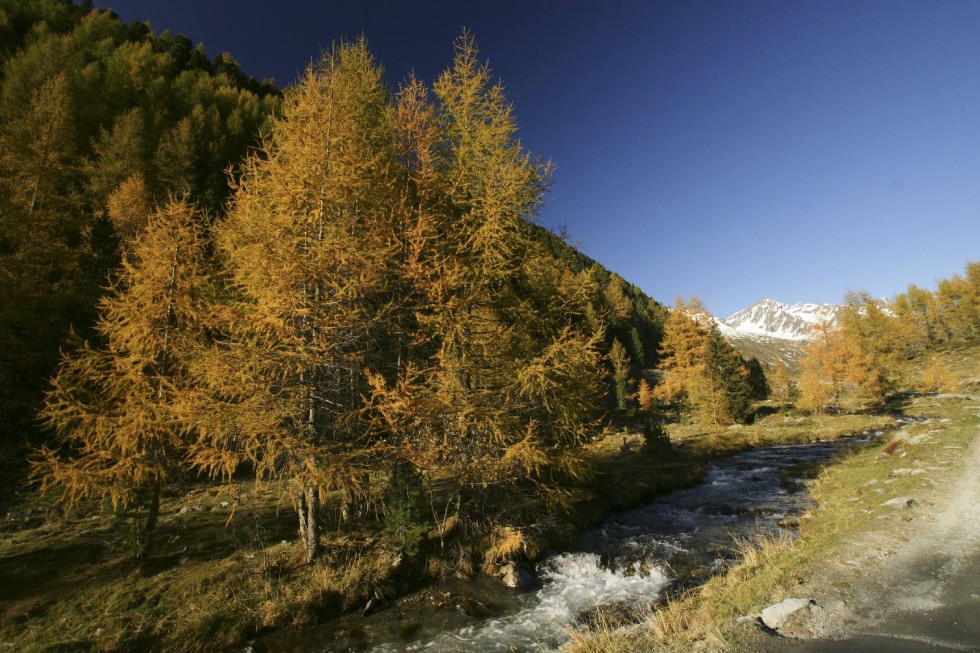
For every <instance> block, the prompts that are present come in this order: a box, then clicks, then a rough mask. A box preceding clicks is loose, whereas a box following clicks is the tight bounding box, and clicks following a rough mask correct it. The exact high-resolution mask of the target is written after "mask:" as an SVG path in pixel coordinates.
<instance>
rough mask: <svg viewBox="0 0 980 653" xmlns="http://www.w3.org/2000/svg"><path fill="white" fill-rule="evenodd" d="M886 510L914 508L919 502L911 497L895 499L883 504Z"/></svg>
mask: <svg viewBox="0 0 980 653" xmlns="http://www.w3.org/2000/svg"><path fill="white" fill-rule="evenodd" d="M881 505H882V506H883V507H885V508H914V507H916V506H917V505H919V502H918V501H916V500H915V499H913V498H911V497H895V498H894V499H889V500H888V501H886V502H884V503H883V504H881Z"/></svg>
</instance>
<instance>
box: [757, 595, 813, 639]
mask: <svg viewBox="0 0 980 653" xmlns="http://www.w3.org/2000/svg"><path fill="white" fill-rule="evenodd" d="M811 605H815V603H814V601H813V599H785V600H783V601H780V602H779V603H774V604H773V605H770V606H769V607H768V608H766V609H764V610H763V611H762V613H761V614H760V615H759V619H761V620H762V623H763V624H765V626H766V627H767V628H769V629H771V630H774V631H776V632H777V633H780V634H782V631H784V630H786V629H787V628H788V627H789V626H790V625H791V624H793V623H794V622H795V621H797V620H798V619H799V618H800V617H801V616H802V615H801V614H800V611H801V610H804V609H805V610H806V611H807V612H809V610H810V606H811Z"/></svg>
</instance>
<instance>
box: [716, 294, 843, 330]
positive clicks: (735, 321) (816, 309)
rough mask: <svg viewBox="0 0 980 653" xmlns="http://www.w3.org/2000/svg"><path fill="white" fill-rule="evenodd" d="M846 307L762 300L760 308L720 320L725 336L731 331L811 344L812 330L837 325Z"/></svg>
mask: <svg viewBox="0 0 980 653" xmlns="http://www.w3.org/2000/svg"><path fill="white" fill-rule="evenodd" d="M841 309H843V306H839V305H837V304H792V305H790V304H784V303H782V302H777V301H775V300H772V299H763V300H762V301H761V302H759V303H757V304H753V305H752V306H749V307H748V308H744V309H742V310H741V311H738V312H737V313H735V314H733V315H731V316H729V317H727V318H725V319H724V320H717V319H716V321H717V323H718V326H719V328H720V329H721V330H722V332H724V333H726V334H727V333H728V331H729V330H731V331H734V332H736V333H739V334H742V335H746V336H764V337H768V338H779V339H783V340H810V339H811V338H812V336H813V328H814V327H815V326H816V325H818V324H822V323H824V322H831V323H835V322H836V321H837V319H838V316H839V315H840V311H841Z"/></svg>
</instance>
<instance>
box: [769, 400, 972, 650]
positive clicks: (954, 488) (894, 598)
mask: <svg viewBox="0 0 980 653" xmlns="http://www.w3.org/2000/svg"><path fill="white" fill-rule="evenodd" d="M974 406H977V407H980V403H975V404H974ZM946 451H947V455H946V456H945V460H942V461H941V462H940V465H941V467H933V468H931V469H930V470H929V474H930V477H929V478H930V479H931V480H932V483H931V489H929V490H926V491H923V492H921V493H919V494H918V495H916V496H914V497H909V499H914V501H913V503H912V504H911V506H910V507H907V508H901V507H900V508H897V510H908V511H909V515H910V517H909V518H908V520H907V521H901V522H898V523H897V524H896V523H895V522H894V521H892V522H889V527H887V528H881V529H877V530H875V531H871V532H866V533H864V534H862V535H861V536H860V537H857V538H855V539H854V540H853V541H851V542H849V543H848V544H847V546H846V547H845V548H844V554H843V555H842V556H841V557H840V558H839V559H838V560H837V561H835V562H832V563H828V564H827V565H825V567H824V568H823V569H822V570H820V572H819V573H817V574H815V575H814V576H813V577H812V578H811V579H809V580H808V582H807V583H806V589H807V590H808V591H809V592H812V594H811V596H812V598H813V599H814V600H815V601H816V603H817V604H818V605H819V606H820V608H822V609H820V608H818V609H814V610H812V611H811V612H810V615H809V617H808V619H807V623H805V628H806V630H808V631H810V633H811V634H812V635H813V636H814V639H810V640H794V639H787V638H783V637H764V638H760V639H759V640H758V642H757V643H758V645H757V646H756V647H753V648H752V650H759V651H772V652H780V653H783V652H785V653H817V652H825V651H827V652H829V651H833V652H835V653H841V652H851V651H853V652H857V651H889V652H891V651H894V652H896V653H901V652H905V651H909V652H918V651H980V433H976V434H974V437H973V440H972V443H971V444H970V446H969V449H967V450H964V449H962V448H953V447H946ZM901 499H902V501H901V502H899V503H904V501H905V497H902V498H901ZM912 515H914V518H912Z"/></svg>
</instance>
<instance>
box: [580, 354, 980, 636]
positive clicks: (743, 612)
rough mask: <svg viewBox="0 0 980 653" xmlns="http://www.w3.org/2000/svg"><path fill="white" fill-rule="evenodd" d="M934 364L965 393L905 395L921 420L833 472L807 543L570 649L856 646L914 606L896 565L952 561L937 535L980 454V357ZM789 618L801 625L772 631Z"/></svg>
mask: <svg viewBox="0 0 980 653" xmlns="http://www.w3.org/2000/svg"><path fill="white" fill-rule="evenodd" d="M935 361H939V362H940V363H941V364H942V365H944V366H945V367H946V368H947V369H949V370H951V372H952V373H953V374H955V377H956V383H955V387H953V388H951V391H950V392H943V393H923V394H908V395H903V396H902V398H901V400H900V402H899V403H898V404H897V405H894V406H893V407H894V408H896V409H900V410H901V411H902V412H903V413H905V415H906V416H908V417H909V418H912V420H913V421H910V422H909V423H906V424H905V425H904V426H902V427H901V428H899V429H896V430H893V431H891V432H889V433H887V434H886V435H885V436H884V437H882V438H880V439H879V440H878V441H877V442H876V443H875V444H874V445H872V446H870V447H868V448H865V449H862V450H859V451H857V452H855V453H853V454H851V455H849V456H847V457H845V458H844V459H842V460H840V461H838V462H837V463H836V464H834V465H831V466H828V467H826V468H824V469H823V470H822V471H821V472H820V474H819V476H818V477H817V479H816V482H815V484H814V485H813V486H812V488H811V491H812V494H813V496H814V498H815V499H816V501H817V502H818V507H817V508H816V509H815V510H813V511H812V512H810V513H808V514H806V515H805V516H804V517H803V518H802V519H801V520H800V522H799V536H798V537H797V538H795V539H790V538H786V537H776V538H772V537H766V538H761V539H759V540H758V541H755V542H747V543H745V545H744V546H743V547H741V551H740V554H739V556H737V558H736V560H735V562H733V563H732V564H730V565H729V566H728V569H727V570H726V571H725V572H724V573H722V574H719V575H717V576H715V577H713V578H711V579H710V580H708V581H707V582H706V583H704V584H703V585H702V586H699V587H696V588H693V589H691V590H687V591H678V592H674V593H673V594H672V595H671V596H670V599H669V600H668V601H666V602H665V603H663V604H662V605H659V606H655V609H654V610H653V611H652V613H651V614H650V615H649V616H648V617H646V618H644V619H643V621H642V623H640V624H638V625H635V626H632V627H630V628H627V629H621V630H619V631H613V630H611V629H608V628H606V629H603V628H600V629H597V630H595V631H592V632H589V633H585V634H580V635H577V636H576V642H575V644H574V645H573V646H572V647H571V651H573V652H574V653H582V652H592V651H595V652H598V651H603V652H619V651H691V650H703V651H722V650H736V651H738V650H745V651H750V650H751V651H760V650H783V648H782V645H781V644H780V639H779V638H778V637H777V635H785V636H789V637H797V638H799V637H802V638H808V637H820V638H828V637H845V636H847V635H848V634H849V633H850V632H851V631H853V629H854V628H856V627H858V626H860V625H862V624H863V625H865V626H867V624H868V622H869V619H871V618H873V617H869V615H877V618H879V619H880V618H882V615H883V614H886V613H887V612H888V610H889V609H895V604H896V603H897V602H899V599H900V598H902V597H905V598H909V597H912V598H914V597H915V593H914V591H912V590H913V589H914V588H912V587H906V586H904V585H902V584H901V582H902V577H903V573H904V572H903V570H902V569H896V566H900V563H896V562H895V561H896V560H899V561H900V560H904V559H906V558H907V557H908V556H907V555H905V554H906V552H907V551H908V550H910V549H914V550H915V551H917V552H919V553H921V552H922V551H926V552H927V553H929V554H930V555H933V556H935V555H937V554H943V555H949V554H950V552H947V551H945V550H944V549H945V548H946V542H948V541H949V534H948V533H947V534H945V535H944V534H941V533H939V531H938V530H937V528H941V527H943V524H944V522H947V521H950V519H948V518H946V517H945V516H944V515H946V514H947V513H949V512H950V511H951V510H952V511H953V513H955V511H956V504H957V502H959V503H962V502H963V499H962V497H960V498H959V499H957V498H956V497H955V496H953V495H954V494H955V493H956V489H957V488H958V487H960V486H962V485H963V483H959V482H958V481H957V479H963V478H965V475H966V474H968V473H970V472H971V470H972V469H973V467H974V466H975V465H976V464H977V461H976V458H977V455H978V454H980V444H978V436H980V411H978V408H980V378H978V377H977V375H976V370H977V369H980V348H977V347H972V348H968V349H953V350H948V351H943V352H939V353H936V354H933V355H930V356H929V357H928V361H925V360H924V361H920V365H921V366H925V365H928V364H932V363H933V362H935ZM975 494H976V492H975V491H973V495H975ZM973 495H971V496H973ZM957 496H958V495H957ZM975 500H976V497H975V496H973V501H974V503H975ZM951 514H952V513H951ZM947 526H950V525H949V524H947ZM964 528H966V527H965V526H959V527H955V528H953V530H962V529H964ZM954 553H955V552H954ZM794 599H802V600H800V601H797V602H795V603H794V601H793V600H794ZM770 606H772V609H771V610H769V611H768V612H764V610H766V609H767V608H769V607H770ZM791 608H792V609H791ZM779 612H790V613H793V616H792V617H789V618H786V619H776V620H774V621H772V622H771V624H770V625H769V626H767V627H766V628H763V625H764V623H767V622H766V621H765V619H766V618H772V617H773V615H775V614H777V613H779Z"/></svg>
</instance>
